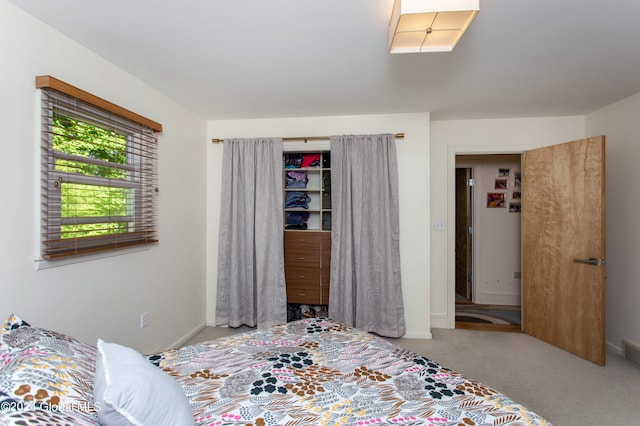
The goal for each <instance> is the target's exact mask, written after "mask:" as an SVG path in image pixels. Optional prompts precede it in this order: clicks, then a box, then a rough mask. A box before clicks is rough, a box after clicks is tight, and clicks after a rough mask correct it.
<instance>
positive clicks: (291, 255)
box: [284, 246, 320, 268]
mask: <svg viewBox="0 0 640 426" xmlns="http://www.w3.org/2000/svg"><path fill="white" fill-rule="evenodd" d="M284 265H285V267H292V266H293V267H300V268H320V251H319V250H299V249H293V248H290V247H288V246H285V248H284Z"/></svg>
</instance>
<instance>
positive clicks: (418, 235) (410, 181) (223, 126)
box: [207, 113, 431, 338]
mask: <svg viewBox="0 0 640 426" xmlns="http://www.w3.org/2000/svg"><path fill="white" fill-rule="evenodd" d="M374 133H404V134H405V138H404V139H401V140H398V143H397V153H398V168H399V170H398V174H399V176H398V180H399V198H400V256H401V264H402V287H403V297H404V304H405V320H406V324H407V334H406V337H413V338H430V337H431V332H430V317H429V297H430V290H429V256H430V253H429V232H428V231H429V222H430V221H429V114H428V113H418V114H391V115H369V116H366V115H365V116H340V117H306V118H286V119H267V120H233V121H209V124H208V137H209V139H212V138H222V139H224V138H235V137H238V138H245V137H273V136H276V137H279V136H282V137H296V136H316V135H341V134H374ZM287 143H288V142H287ZM310 143H311V142H310ZM223 148H224V147H223V144H212V143H209V144H208V152H207V173H208V176H207V181H208V182H209V186H208V189H207V195H208V196H207V210H208V212H207V252H208V259H207V322H208V323H209V324H214V322H215V305H216V303H215V301H216V280H217V255H218V228H219V215H220V208H221V200H220V170H221V167H222V152H223ZM276 190H280V189H276Z"/></svg>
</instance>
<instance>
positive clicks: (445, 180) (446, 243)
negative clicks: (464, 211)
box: [430, 117, 584, 328]
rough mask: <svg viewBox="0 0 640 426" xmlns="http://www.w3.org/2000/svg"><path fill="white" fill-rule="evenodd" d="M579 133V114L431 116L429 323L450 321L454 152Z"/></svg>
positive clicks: (508, 147) (508, 149)
mask: <svg viewBox="0 0 640 426" xmlns="http://www.w3.org/2000/svg"><path fill="white" fill-rule="evenodd" d="M583 137H584V117H551V118H519V119H495V120H451V121H433V122H431V139H430V142H431V143H430V147H431V151H430V161H431V186H430V197H431V218H432V221H433V222H434V223H435V222H445V223H446V224H448V226H447V227H446V228H447V229H446V231H444V232H443V231H435V230H433V225H431V229H432V230H431V233H430V236H431V324H432V326H433V327H437V328H453V327H454V325H455V309H454V304H455V299H454V292H455V282H454V279H455V268H454V267H455V204H454V201H455V156H456V154H505V153H510V154H513V153H521V152H522V151H524V150H526V149H531V148H535V147H541V146H547V145H552V144H556V143H562V142H568V141H571V140H576V139H580V138H583Z"/></svg>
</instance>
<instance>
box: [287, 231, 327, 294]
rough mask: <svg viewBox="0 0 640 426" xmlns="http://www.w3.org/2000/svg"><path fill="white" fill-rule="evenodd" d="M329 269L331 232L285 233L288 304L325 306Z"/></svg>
mask: <svg viewBox="0 0 640 426" xmlns="http://www.w3.org/2000/svg"><path fill="white" fill-rule="evenodd" d="M330 270H331V233H330V232H322V231H318V232H314V231H306V232H300V231H285V232H284V271H285V278H286V281H287V302H288V303H300V304H307V305H328V304H329V274H330Z"/></svg>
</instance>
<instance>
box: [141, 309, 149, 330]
mask: <svg viewBox="0 0 640 426" xmlns="http://www.w3.org/2000/svg"><path fill="white" fill-rule="evenodd" d="M148 325H149V313H148V312H143V313H141V314H140V328H145V327H146V326H148Z"/></svg>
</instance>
